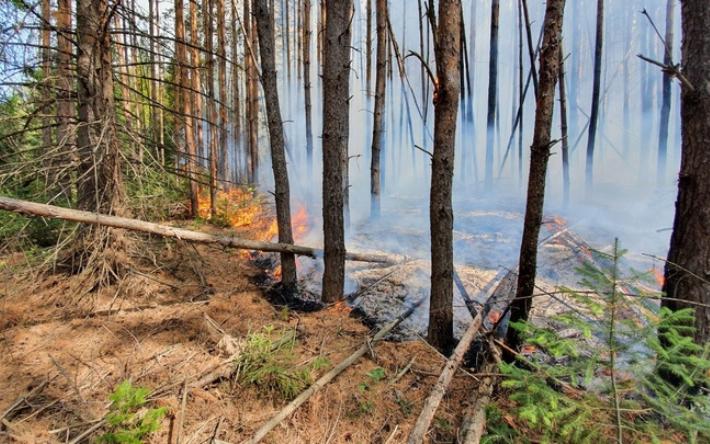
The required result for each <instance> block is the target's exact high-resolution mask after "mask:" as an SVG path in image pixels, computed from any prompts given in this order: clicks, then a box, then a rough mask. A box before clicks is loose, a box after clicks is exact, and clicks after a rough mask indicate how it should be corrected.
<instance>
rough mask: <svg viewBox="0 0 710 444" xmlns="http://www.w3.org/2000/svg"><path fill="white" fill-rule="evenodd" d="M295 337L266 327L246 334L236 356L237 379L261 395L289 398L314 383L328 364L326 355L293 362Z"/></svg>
mask: <svg viewBox="0 0 710 444" xmlns="http://www.w3.org/2000/svg"><path fill="white" fill-rule="evenodd" d="M295 345H296V339H295V336H294V335H293V334H292V333H291V332H281V333H280V334H276V333H275V332H274V329H273V327H271V326H267V327H264V328H262V330H261V331H259V332H254V333H251V334H249V336H248V337H247V341H246V344H245V346H244V349H243V350H242V352H241V354H240V355H239V357H238V358H237V361H236V367H237V380H238V381H239V382H240V383H241V384H247V385H253V386H255V387H257V388H258V389H259V390H260V391H261V392H262V393H264V394H269V395H273V394H277V395H279V396H280V397H282V398H284V399H287V400H291V399H293V398H295V397H296V396H297V395H298V394H299V393H301V392H302V391H303V390H304V389H306V388H307V387H308V386H309V385H311V384H312V383H313V375H314V373H315V372H316V371H318V370H321V369H324V368H326V367H328V366H330V362H329V361H328V360H327V358H325V357H321V356H319V357H317V358H315V359H314V360H313V361H311V362H310V363H309V364H303V365H299V364H296V363H295V360H296V359H295V358H296V357H295V355H294V353H293V349H294V347H295Z"/></svg>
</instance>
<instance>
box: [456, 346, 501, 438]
mask: <svg viewBox="0 0 710 444" xmlns="http://www.w3.org/2000/svg"><path fill="white" fill-rule="evenodd" d="M490 351H491V355H492V359H489V361H488V362H487V363H486V365H485V366H484V371H485V372H487V373H488V374H487V375H486V376H485V377H483V379H482V380H481V384H480V385H479V386H478V389H477V390H476V391H475V393H474V395H473V406H472V408H471V409H470V410H469V412H468V413H467V414H466V415H465V416H464V420H463V425H462V427H461V428H462V432H463V437H464V438H463V441H461V442H462V443H463V444H478V443H479V442H481V437H482V436H483V432H484V431H485V430H486V406H487V405H488V404H489V403H490V402H491V396H492V395H493V392H494V391H495V387H496V385H498V380H499V375H498V374H496V373H492V371H493V369H494V368H495V367H496V366H497V365H498V363H499V362H500V350H499V349H498V348H497V347H496V346H495V345H493V344H492V343H491V344H490Z"/></svg>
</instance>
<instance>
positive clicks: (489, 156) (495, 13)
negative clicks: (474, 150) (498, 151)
mask: <svg viewBox="0 0 710 444" xmlns="http://www.w3.org/2000/svg"><path fill="white" fill-rule="evenodd" d="M499 15H500V0H493V3H492V4H491V46H490V53H489V61H488V114H487V116H486V171H485V178H484V180H485V187H486V189H487V190H490V189H491V187H492V186H493V144H494V141H495V133H494V129H495V119H496V99H497V96H498V17H499Z"/></svg>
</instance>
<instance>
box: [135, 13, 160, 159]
mask: <svg viewBox="0 0 710 444" xmlns="http://www.w3.org/2000/svg"><path fill="white" fill-rule="evenodd" d="M154 2H155V3H154ZM155 4H157V0H148V48H149V50H148V62H149V64H150V80H149V81H148V85H149V87H150V102H151V104H150V129H151V136H152V140H151V141H152V142H153V145H154V146H156V147H157V149H158V152H159V153H161V155H160V158H161V159H162V160H163V161H164V160H165V150H164V148H163V147H162V146H161V145H160V125H159V122H160V119H159V117H158V106H156V104H157V103H158V82H157V81H156V79H157V78H158V71H157V65H156V63H155V53H156V52H157V49H156V46H155V42H156V39H155V10H154V7H155ZM139 160H140V161H141V162H142V161H143V158H142V153H141V158H140V159H139Z"/></svg>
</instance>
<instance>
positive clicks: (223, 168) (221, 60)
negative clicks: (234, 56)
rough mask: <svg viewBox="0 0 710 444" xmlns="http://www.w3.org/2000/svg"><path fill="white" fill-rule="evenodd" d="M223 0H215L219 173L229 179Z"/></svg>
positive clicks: (225, 37)
mask: <svg viewBox="0 0 710 444" xmlns="http://www.w3.org/2000/svg"><path fill="white" fill-rule="evenodd" d="M226 15H227V13H226V10H225V8H224V0H217V84H218V85H219V138H218V140H219V144H218V146H219V175H220V177H221V178H222V179H229V154H228V152H227V147H228V146H229V144H228V143H227V138H228V137H229V136H228V131H227V128H228V126H229V123H228V121H227V102H228V100H229V99H228V97H227V36H226V30H225V24H224V21H225V19H226Z"/></svg>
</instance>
